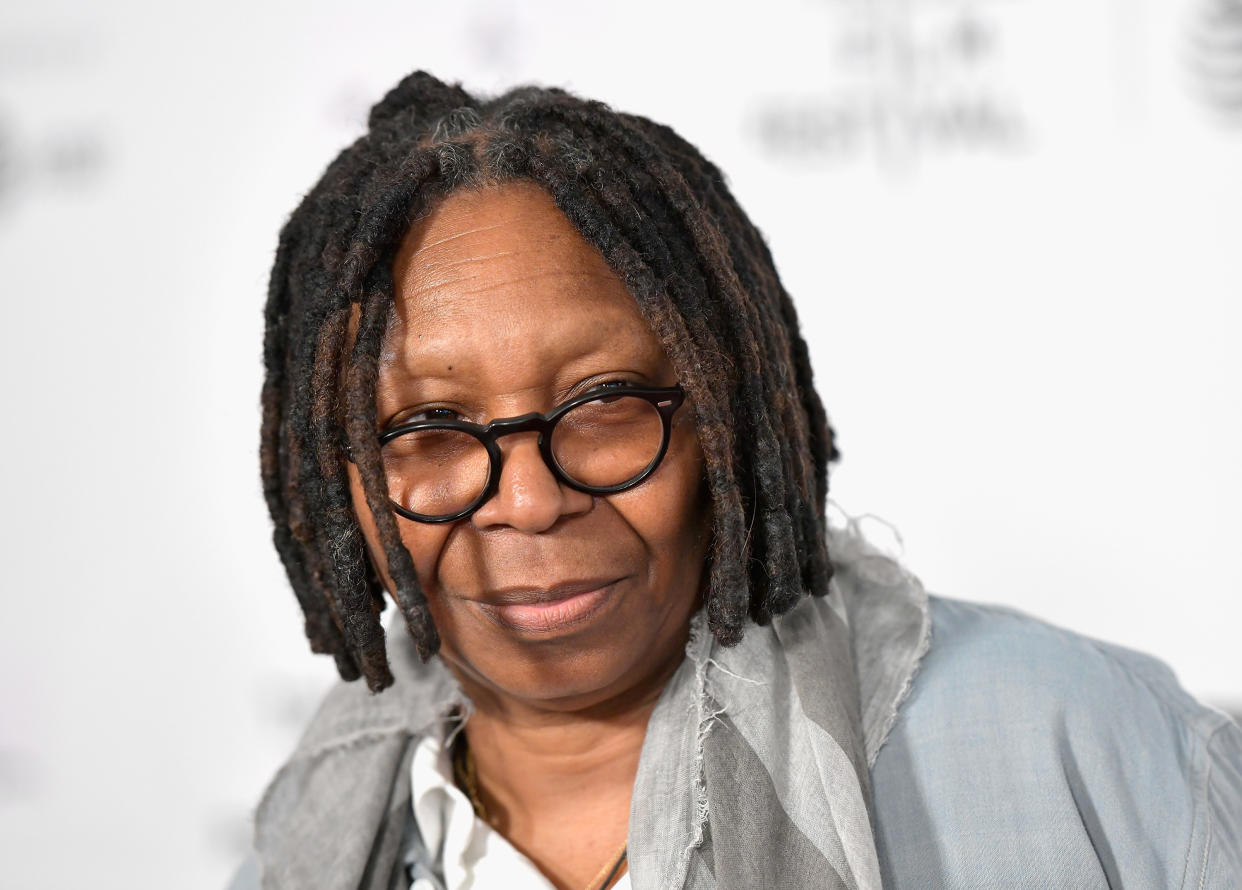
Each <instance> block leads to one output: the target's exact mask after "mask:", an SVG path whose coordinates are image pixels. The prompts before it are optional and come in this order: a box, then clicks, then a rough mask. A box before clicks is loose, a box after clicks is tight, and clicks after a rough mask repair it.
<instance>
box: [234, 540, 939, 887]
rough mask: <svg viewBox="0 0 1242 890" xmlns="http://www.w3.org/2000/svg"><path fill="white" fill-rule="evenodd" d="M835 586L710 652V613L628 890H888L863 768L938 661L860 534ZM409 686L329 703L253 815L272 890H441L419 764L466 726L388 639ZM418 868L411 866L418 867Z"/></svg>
mask: <svg viewBox="0 0 1242 890" xmlns="http://www.w3.org/2000/svg"><path fill="white" fill-rule="evenodd" d="M829 547H830V549H831V552H832V554H833V561H834V563H835V565H836V567H837V574H836V577H835V578H834V580H833V582H832V589H831V591H830V592H829V594H828V595H827V596H825V597H822V598H819V597H805V598H804V599H803V600H802V602H800V603H799V605H798V606H797V607H795V608H794V609H793V610H791V611H790V612H789V613H787V614H786V615H783V616H781V617H779V618H777V619H775V620H774V621H773V622H772V624H771V625H770V626H767V627H759V626H756V625H751V626H750V627H748V628H747V630H746V635H745V637H744V638H743V640H742V642H741V643H740V644H739V645H737V646H735V647H733V648H729V649H726V648H722V647H721V646H719V645H717V643H716V642H715V640H714V639H713V638H712V636H711V634H710V633H709V632H708V631H707V628H706V623H705V621H704V620H703V615H702V613H701V612H700V613H699V614H698V615H697V616H695V618H694V619H693V621H692V624H691V629H690V640H689V642H688V644H687V646H686V659H685V661H684V662H683V663H682V664H681V667H680V668H679V669H678V670H677V672H676V673H675V674H674V676H673V678H672V679H671V680H670V681H669V683H668V686H667V687H666V688H665V689H664V692H663V693H662V694H661V697H660V700H659V702H658V703H657V705H656V708H655V711H654V712H653V713H652V716H651V720H650V723H649V724H648V727H647V737H646V740H645V742H644V744H643V750H642V756H641V758H640V761H639V765H638V775H637V777H636V779H635V781H634V796H633V802H632V804H631V807H630V828H629V869H630V880H631V883H632V885H633V887H634V890H669V888H693V890H706V888H721V890H724V888H748V890H749V888H755V887H829V888H850V890H856V888H857V890H863V888H879V887H880V869H879V863H878V860H877V856H876V849H875V840H874V837H873V834H872V829H871V825H872V803H871V790H870V775H869V770H870V767H871V766H872V765H873V764H874V763H875V758H876V755H877V754H878V753H879V749H880V746H881V745H882V744H883V742H884V738H885V737H886V735H887V734H888V731H889V728H890V727H891V726H892V723H893V720H894V719H895V718H896V716H897V708H898V706H899V705H900V704H901V702H902V700H903V699H904V697H905V695H906V693H907V691H908V690H909V687H910V683H911V680H912V679H913V676H914V672H915V670H916V669H917V666H918V663H919V660H920V659H921V658H922V656H923V653H924V652H926V650H927V647H928V644H929V642H930V632H931V628H930V620H929V617H928V610H927V597H926V594H925V593H924V591H923V588H922V586H921V585H920V584H919V582H918V580H917V579H916V578H914V577H913V576H911V575H910V574H908V573H907V572H905V571H904V570H903V569H902V568H901V567H900V566H899V565H897V563H895V562H894V561H893V560H891V559H889V558H888V557H886V556H883V555H881V554H879V553H878V552H877V551H875V550H874V549H872V548H871V547H869V546H868V545H867V544H866V542H865V541H864V540H863V539H862V537H861V535H859V534H858V532H857V529H856V527H855V526H854V525H853V524H851V525H850V526H848V527H847V528H845V529H839V530H836V531H834V532H833V534H832V535H831V537H830V539H829ZM389 654H390V658H391V660H392V668H393V674H394V675H395V677H396V684H395V685H394V686H393V687H392V688H391V689H389V690H387V691H386V692H384V693H383V694H382V695H378V696H373V695H371V694H370V693H368V692H367V690H366V689H365V687H363V686H361V685H360V684H356V683H355V684H347V683H342V684H339V685H337V686H336V687H335V688H333V690H332V691H331V692H330V693H329V695H328V697H327V698H326V700H325V701H324V703H323V704H322V706H321V707H320V709H319V711H318V713H317V714H316V715H315V718H314V720H313V721H312V722H311V725H310V727H309V728H308V729H307V731H306V733H305V735H304V736H303V738H302V740H301V742H300V743H299V744H298V747H297V749H296V750H295V751H294V753H293V756H292V757H290V759H289V761H288V762H287V763H286V764H285V765H284V766H283V767H282V768H281V769H280V771H279V772H278V773H277V774H276V777H275V778H274V779H273V780H272V782H271V784H270V785H269V786H268V789H267V792H266V793H265V794H264V796H263V799H262V801H261V802H260V804H259V808H258V811H257V813H256V816H255V850H256V852H257V855H258V860H259V866H260V871H261V874H262V884H263V887H264V888H267V890H277V888H279V890H317V888H323V890H406V888H408V886H409V880H410V873H409V872H408V871H407V868H410V869H412V872H413V874H414V875H415V876H423V877H428V878H430V879H431V880H432V883H433V884H436V885H437V886H438V885H439V863H438V861H437V851H428V850H427V849H426V848H425V847H424V846H423V845H422V844H421V839H420V838H419V837H418V834H417V830H416V828H415V826H414V823H413V818H412V812H411V804H410V772H409V770H410V759H411V756H412V754H413V750H414V747H415V745H416V743H417V741H418V739H419V738H420V737H421V736H423V735H425V734H426V733H428V732H430V731H432V729H433V728H434V727H436V726H437V725H438V724H439V722H440V721H441V720H443V719H444V717H445V716H446V715H447V714H448V713H449V712H450V711H451V710H452V709H455V708H460V707H467V708H468V703H467V702H465V701H464V700H463V697H462V693H461V691H460V689H459V688H458V686H457V683H456V681H455V680H454V679H453V677H452V675H451V674H450V673H449V672H448V670H447V669H446V668H445V667H444V665H443V663H442V662H441V661H440V660H439V659H432V661H431V662H429V663H428V664H422V663H420V662H419V660H418V656H417V655H416V654H415V652H414V646H413V643H412V641H411V640H410V639H409V638H408V635H406V634H405V633H401V632H396V633H392V634H390V637H389ZM407 859H408V860H409V863H408V865H407V861H406V860H407Z"/></svg>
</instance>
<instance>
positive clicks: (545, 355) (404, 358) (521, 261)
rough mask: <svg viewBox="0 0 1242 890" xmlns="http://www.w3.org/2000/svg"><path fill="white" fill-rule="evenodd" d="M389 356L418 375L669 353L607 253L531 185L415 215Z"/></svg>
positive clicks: (454, 198)
mask: <svg viewBox="0 0 1242 890" xmlns="http://www.w3.org/2000/svg"><path fill="white" fill-rule="evenodd" d="M393 273H394V279H395V286H396V315H395V318H394V323H393V325H392V326H391V330H390V336H389V341H388V344H387V346H386V349H385V356H384V360H385V361H384V363H385V364H386V365H389V366H397V367H400V368H402V369H404V370H405V371H406V372H407V373H408V374H410V375H414V376H420V375H426V374H431V373H436V372H437V369H439V370H447V367H448V365H449V364H454V367H456V368H458V369H459V371H460V372H461V373H467V372H476V373H483V372H487V371H488V370H489V366H496V367H495V368H494V369H493V370H505V371H507V372H510V373H512V372H516V371H518V370H521V369H520V368H518V367H516V366H515V363H517V360H518V357H519V356H520V357H522V358H523V360H526V361H528V363H529V362H530V361H533V362H534V363H535V364H536V365H539V363H540V362H544V363H545V364H544V365H543V367H546V366H547V363H555V362H557V361H560V360H564V359H565V358H567V357H572V356H574V355H578V354H585V353H593V352H599V351H601V350H602V351H604V352H608V351H610V350H611V351H612V352H617V351H628V352H630V353H638V354H639V355H637V356H636V358H637V359H638V360H643V361H664V356H663V350H662V349H661V348H660V345H659V342H658V340H657V339H656V337H655V335H654V334H653V333H652V331H651V329H650V326H649V325H648V324H647V322H646V320H645V319H644V318H643V316H642V313H641V312H640V310H639V308H638V305H637V304H636V303H635V301H634V298H633V296H632V295H631V294H630V292H629V291H628V289H627V288H626V287H625V285H624V283H623V282H622V281H621V280H620V279H619V278H618V277H617V275H616V273H614V272H613V270H612V269H611V267H609V265H608V264H607V262H606V261H605V260H604V258H603V257H602V256H601V255H600V253H599V251H598V250H597V249H596V248H595V247H594V246H593V245H591V244H590V243H588V242H587V241H586V240H585V239H583V237H582V236H581V235H580V234H579V233H578V231H577V230H576V229H575V228H574V226H573V224H572V223H570V221H569V220H568V219H567V218H566V217H565V215H564V214H563V213H562V212H561V210H560V209H559V208H558V207H557V206H556V204H555V202H554V201H553V200H552V198H551V196H550V195H548V194H547V192H545V191H544V190H543V189H541V188H539V187H538V186H536V185H534V184H532V183H508V184H505V185H502V186H498V187H490V188H486V189H480V190H475V191H463V192H456V193H453V194H451V195H449V196H448V197H447V198H445V199H444V200H443V201H442V202H441V203H440V204H439V205H437V206H436V207H435V208H434V210H432V212H431V213H429V214H428V215H427V216H426V217H425V218H423V219H421V220H419V221H417V222H416V223H415V224H414V225H413V226H412V227H411V229H410V232H409V233H408V234H407V236H406V238H405V239H404V241H403V242H402V245H401V248H400V250H399V252H398V255H397V257H396V260H395V262H394V265H393Z"/></svg>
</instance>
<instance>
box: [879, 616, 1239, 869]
mask: <svg viewBox="0 0 1242 890" xmlns="http://www.w3.org/2000/svg"><path fill="white" fill-rule="evenodd" d="M930 603H931V621H932V645H931V648H930V649H929V651H928V653H927V655H926V656H925V657H924V659H923V662H922V664H921V665H920V668H919V673H918V674H917V675H916V676H915V679H914V681H913V683H912V686H911V689H910V693H909V697H908V699H907V700H906V702H905V703H904V705H903V706H902V708H901V710H900V712H899V715H898V719H897V722H896V724H895V725H894V727H893V731H892V734H891V735H890V737H889V739H888V740H887V742H886V743H885V746H884V747H883V748H882V749H881V751H880V754H879V757H878V758H877V761H876V765H875V769H874V772H873V779H874V783H875V797H876V816H877V823H878V831H877V842H878V844H879V845H880V846H881V848H882V849H881V858H882V859H883V860H885V861H886V863H887V866H888V867H889V868H890V870H893V871H894V872H898V873H900V872H902V871H903V870H905V869H909V868H914V867H917V864H916V863H915V861H914V860H912V859H910V857H911V856H912V855H919V851H921V854H922V855H924V856H925V855H929V854H930V853H929V851H930V852H934V853H935V855H936V856H937V857H938V858H940V859H941V860H942V862H943V864H944V865H945V869H946V873H947V874H959V875H962V876H965V875H975V876H977V877H978V878H979V879H980V880H986V881H990V882H992V883H993V884H994V885H1000V884H1004V885H1006V886H1036V885H1038V883H1039V881H1046V880H1054V879H1055V878H1056V877H1057V872H1056V871H1055V869H1057V868H1072V869H1073V870H1074V871H1073V872H1072V873H1074V874H1076V875H1079V876H1080V877H1082V878H1083V881H1084V883H1083V884H1082V885H1083V886H1101V887H1104V886H1118V885H1119V884H1122V883H1124V885H1125V886H1131V885H1136V886H1181V885H1182V881H1183V879H1186V880H1187V881H1188V883H1189V885H1191V886H1198V881H1199V877H1200V876H1201V875H1204V874H1207V873H1210V871H1211V869H1212V868H1214V867H1216V866H1215V865H1214V864H1213V862H1214V861H1215V860H1213V859H1212V858H1211V857H1212V856H1213V855H1215V856H1217V857H1221V856H1225V857H1228V856H1236V855H1237V850H1238V849H1239V837H1238V834H1237V833H1238V832H1240V831H1242V825H1240V824H1239V821H1240V820H1242V817H1240V816H1239V815H1238V812H1237V809H1236V807H1238V806H1240V805H1242V775H1240V771H1242V741H1239V737H1240V735H1242V733H1240V732H1239V730H1238V728H1237V726H1235V725H1234V724H1233V723H1232V722H1231V721H1230V720H1229V718H1228V717H1227V716H1226V715H1224V714H1222V713H1220V712H1218V711H1215V710H1213V709H1211V708H1207V707H1205V706H1203V705H1201V704H1200V703H1198V702H1197V701H1195V699H1194V698H1193V697H1191V696H1190V695H1188V694H1187V693H1186V692H1185V691H1184V690H1182V688H1181V687H1180V686H1179V684H1178V683H1177V680H1176V677H1175V676H1174V675H1173V672H1172V671H1171V670H1169V668H1168V667H1167V666H1165V665H1164V664H1162V663H1161V662H1160V661H1158V660H1156V659H1154V658H1151V657H1149V656H1146V655H1142V654H1139V653H1136V652H1132V651H1130V650H1127V649H1124V648H1121V647H1118V646H1113V645H1109V644H1106V643H1102V642H1099V641H1097V640H1092V639H1090V638H1087V637H1084V636H1081V635H1078V634H1074V633H1071V632H1069V631H1066V630H1063V629H1060V628H1057V627H1054V626H1052V625H1049V624H1047V623H1045V622H1042V621H1039V620H1036V619H1034V618H1031V617H1029V616H1026V615H1022V614H1020V613H1018V612H1015V611H1011V610H1008V609H1002V608H997V607H991V606H981V605H973V604H969V603H964V602H958V601H954V600H948V599H943V598H939V597H932V598H931V599H930ZM1231 772H1232V775H1230V773H1231ZM1213 796H1215V797H1216V798H1217V800H1216V803H1213ZM1231 811H1232V813H1233V815H1232V817H1231V816H1230V812H1231ZM1231 819H1232V825H1230V824H1227V823H1228V822H1229V821H1230V820H1231ZM1213 821H1215V823H1216V824H1215V829H1216V831H1217V833H1218V837H1217V841H1218V843H1217V849H1216V850H1215V851H1214V852H1213V851H1212V850H1210V849H1209V841H1208V839H1209V833H1210V832H1211V831H1212V829H1213ZM1221 831H1225V832H1232V833H1233V838H1232V840H1229V838H1226V839H1225V842H1224V843H1223V844H1222V843H1220V840H1221V839H1220V834H1219V833H1220V832H1221ZM997 844H1001V845H1013V847H1014V848H1013V849H1007V847H1005V846H1001V847H998V846H997ZM1229 844H1232V850H1233V852H1230V848H1229ZM998 851H1004V852H1005V855H998ZM1226 861H1227V860H1226ZM1235 861H1236V860H1235ZM923 864H924V865H925V862H924V863H923ZM1067 873H1068V872H1067ZM1087 875H1094V876H1095V877H1096V878H1098V880H1097V881H1094V882H1093V881H1091V880H1088V879H1087V878H1086V876H1087ZM1191 875H1193V881H1191V880H1190V876H1191ZM1007 882H1008V883H1007ZM894 884H895V885H896V886H905V884H904V883H902V881H901V880H900V879H896V880H894ZM1204 886H1212V885H1211V884H1205V885H1204Z"/></svg>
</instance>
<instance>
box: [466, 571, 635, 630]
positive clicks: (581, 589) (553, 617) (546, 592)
mask: <svg viewBox="0 0 1242 890" xmlns="http://www.w3.org/2000/svg"><path fill="white" fill-rule="evenodd" d="M622 580H624V579H622V578H598V579H591V580H586V581H573V582H569V583H566V584H558V585H556V586H555V587H549V588H510V589H506V590H501V591H495V592H493V593H491V594H489V595H488V597H487V599H486V600H475V604H476V605H477V606H478V607H479V609H480V610H481V611H482V612H483V614H484V615H486V616H487V617H488V618H490V619H492V620H493V621H495V622H496V623H497V624H499V625H500V626H502V627H504V628H505V629H506V630H510V631H513V632H516V633H519V634H532V635H538V636H545V635H548V634H553V633H556V632H558V631H564V630H569V629H571V628H577V627H579V626H580V625H583V624H587V623H588V622H590V621H591V619H593V618H595V617H596V616H598V615H599V614H600V613H601V612H602V611H603V610H604V609H605V608H606V607H607V606H608V604H609V603H610V602H612V600H613V599H614V596H613V594H614V593H615V592H616V589H617V586H618V584H619V583H620V582H621V581H622Z"/></svg>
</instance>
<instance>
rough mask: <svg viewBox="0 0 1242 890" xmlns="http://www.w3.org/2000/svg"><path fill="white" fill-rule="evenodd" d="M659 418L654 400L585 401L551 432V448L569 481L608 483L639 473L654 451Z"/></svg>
mask: <svg viewBox="0 0 1242 890" xmlns="http://www.w3.org/2000/svg"><path fill="white" fill-rule="evenodd" d="M663 441H664V423H663V421H662V420H661V419H660V412H659V411H658V410H657V409H656V407H655V405H653V404H651V403H650V402H648V401H647V400H646V399H640V398H637V397H636V396H603V397H601V398H598V399H595V400H594V401H590V402H585V403H583V404H581V405H579V406H577V407H576V408H574V409H573V410H571V411H570V412H569V413H567V414H566V415H565V416H563V417H562V418H561V419H560V421H559V422H558V423H557V424H556V428H555V429H554V430H553V431H552V453H553V455H555V457H556V462H557V463H558V464H559V465H560V467H561V470H562V471H563V472H564V473H565V474H566V475H568V476H569V477H570V478H571V479H574V480H575V481H577V482H579V483H581V484H583V485H587V486H591V487H595V488H610V487H612V486H614V485H621V484H623V483H626V482H629V481H630V480H631V479H634V478H636V477H638V476H641V475H642V474H643V472H644V471H646V469H647V468H648V467H650V466H651V464H652V462H653V461H654V460H655V459H656V457H657V455H659V453H660V446H661V444H663Z"/></svg>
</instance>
